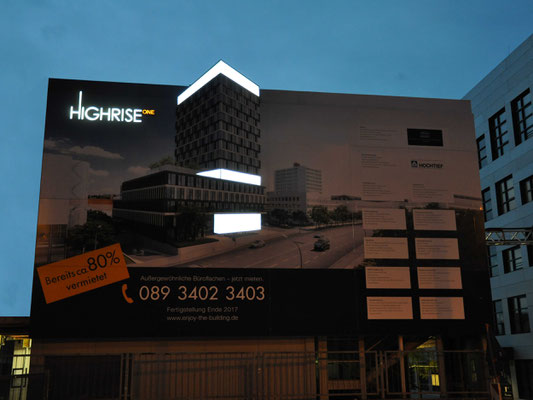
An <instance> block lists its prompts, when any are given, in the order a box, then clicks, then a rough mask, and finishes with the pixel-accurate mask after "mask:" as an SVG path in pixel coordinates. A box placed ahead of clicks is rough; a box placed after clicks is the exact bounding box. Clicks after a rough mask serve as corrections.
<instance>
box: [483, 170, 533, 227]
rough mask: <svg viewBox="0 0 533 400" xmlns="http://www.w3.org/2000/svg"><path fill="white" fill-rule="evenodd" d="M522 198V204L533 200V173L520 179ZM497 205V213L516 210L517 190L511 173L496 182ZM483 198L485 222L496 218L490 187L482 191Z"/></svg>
mask: <svg viewBox="0 0 533 400" xmlns="http://www.w3.org/2000/svg"><path fill="white" fill-rule="evenodd" d="M519 186H520V199H521V203H522V205H524V204H527V203H529V202H531V201H533V175H531V176H528V177H527V178H526V179H522V180H521V181H520V184H519ZM495 187H496V207H497V212H498V214H497V215H502V214H505V213H507V212H509V211H511V210H514V209H515V208H516V206H517V204H516V203H517V202H516V196H515V190H514V185H513V176H512V175H509V176H506V177H505V178H503V179H501V180H499V181H498V182H496V185H495ZM481 199H482V201H483V214H484V216H485V222H486V221H489V220H491V219H493V218H495V217H496V216H497V215H496V214H495V210H494V205H493V202H492V195H491V190H490V187H488V188H486V189H484V190H483V191H482V192H481Z"/></svg>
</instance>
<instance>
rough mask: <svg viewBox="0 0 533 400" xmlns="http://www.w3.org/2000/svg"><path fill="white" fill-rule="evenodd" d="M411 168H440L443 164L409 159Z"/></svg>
mask: <svg viewBox="0 0 533 400" xmlns="http://www.w3.org/2000/svg"><path fill="white" fill-rule="evenodd" d="M411 168H425V169H442V168H444V164H443V163H441V162H438V161H418V160H411Z"/></svg>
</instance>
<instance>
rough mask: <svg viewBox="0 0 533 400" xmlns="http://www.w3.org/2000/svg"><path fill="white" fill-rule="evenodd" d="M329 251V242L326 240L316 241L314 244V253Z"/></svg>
mask: <svg viewBox="0 0 533 400" xmlns="http://www.w3.org/2000/svg"><path fill="white" fill-rule="evenodd" d="M327 249H329V240H328V239H318V240H317V241H316V242H315V246H314V250H315V251H324V250H327Z"/></svg>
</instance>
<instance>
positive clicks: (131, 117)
mask: <svg viewBox="0 0 533 400" xmlns="http://www.w3.org/2000/svg"><path fill="white" fill-rule="evenodd" d="M82 97H83V92H82V91H81V90H80V93H79V97H78V109H77V110H75V109H74V106H70V111H69V118H70V119H78V120H87V121H108V122H128V123H131V122H133V123H140V122H142V119H141V117H142V116H143V115H155V110H146V109H141V108H119V107H107V108H104V107H96V106H90V107H84V106H82Z"/></svg>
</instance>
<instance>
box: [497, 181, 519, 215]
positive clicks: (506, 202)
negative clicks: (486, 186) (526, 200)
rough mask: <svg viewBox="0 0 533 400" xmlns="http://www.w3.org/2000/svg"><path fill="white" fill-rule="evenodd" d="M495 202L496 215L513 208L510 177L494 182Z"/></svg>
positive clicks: (513, 200)
mask: <svg viewBox="0 0 533 400" xmlns="http://www.w3.org/2000/svg"><path fill="white" fill-rule="evenodd" d="M496 200H497V202H498V215H502V214H505V213H506V212H509V211H511V210H513V209H514V208H515V198H514V187H513V176H512V175H509V176H508V177H506V178H504V179H502V180H501V181H498V182H496Z"/></svg>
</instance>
